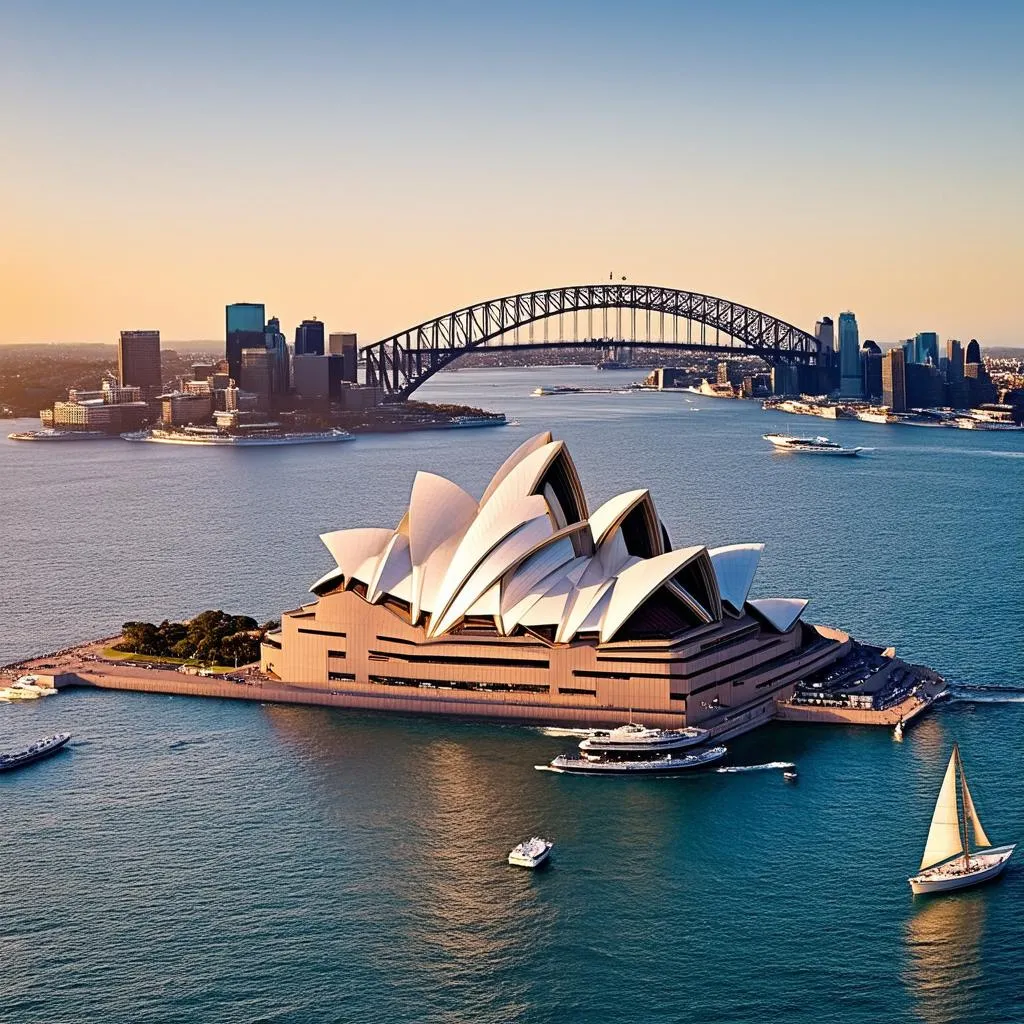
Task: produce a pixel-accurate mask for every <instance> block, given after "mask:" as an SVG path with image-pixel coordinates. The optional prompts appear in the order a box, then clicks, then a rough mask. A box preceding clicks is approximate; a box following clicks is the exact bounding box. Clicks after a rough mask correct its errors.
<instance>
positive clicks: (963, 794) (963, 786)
mask: <svg viewBox="0 0 1024 1024" xmlns="http://www.w3.org/2000/svg"><path fill="white" fill-rule="evenodd" d="M953 749H954V752H955V753H956V766H957V769H958V770H959V773H960V806H959V807H958V808H957V823H958V825H959V827H960V836H961V840H962V842H963V844H964V867H965V868H969V867H970V866H971V846H970V843H969V842H968V839H967V800H968V797H967V779H966V777H965V776H964V762H963V759H962V758H961V757H960V747H959V745H957V746H954V748H953Z"/></svg>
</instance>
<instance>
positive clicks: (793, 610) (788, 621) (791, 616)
mask: <svg viewBox="0 0 1024 1024" xmlns="http://www.w3.org/2000/svg"><path fill="white" fill-rule="evenodd" d="M807 605H808V602H807V601H804V600H802V599H801V598H797V597H769V598H766V599H763V600H760V601H748V602H747V606H748V607H749V608H751V609H753V611H754V612H755V613H756V614H757V615H758V616H760V617H761V618H762V619H764V621H765V622H767V623H768V625H769V626H771V627H772V629H776V630H778V631H779V632H780V633H788V632H789V631H790V630H791V629H792V628H793V626H794V625H795V624H796V620H797V619H799V618H800V616H801V615H802V614H803V611H804V609H805V608H806V607H807Z"/></svg>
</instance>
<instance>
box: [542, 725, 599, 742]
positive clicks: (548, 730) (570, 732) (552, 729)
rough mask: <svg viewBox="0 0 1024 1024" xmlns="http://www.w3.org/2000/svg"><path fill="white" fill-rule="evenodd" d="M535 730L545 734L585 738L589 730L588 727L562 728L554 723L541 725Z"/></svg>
mask: <svg viewBox="0 0 1024 1024" xmlns="http://www.w3.org/2000/svg"><path fill="white" fill-rule="evenodd" d="M537 731H538V732H540V733H543V734H544V735H545V736H578V737H579V738H580V739H586V738H587V737H588V736H589V735H590V732H591V730H590V729H562V728H559V727H558V726H555V725H542V726H540V727H539V728H538V729H537Z"/></svg>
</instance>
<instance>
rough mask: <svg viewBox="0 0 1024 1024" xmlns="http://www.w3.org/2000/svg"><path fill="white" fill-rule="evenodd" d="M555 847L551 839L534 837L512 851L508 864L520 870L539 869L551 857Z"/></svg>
mask: <svg viewBox="0 0 1024 1024" xmlns="http://www.w3.org/2000/svg"><path fill="white" fill-rule="evenodd" d="M554 845H555V844H554V843H553V842H551V840H550V839H542V838H541V837H540V836H533V837H532V838H531V839H527V840H526V841H525V842H522V843H520V844H519V845H518V846H516V847H515V848H514V849H513V850H512V852H511V853H510V854H509V855H508V862H509V864H512V865H514V866H515V867H518V868H539V867H540V866H541V864H543V863H544V861H546V860H547V859H548V857H549V856H550V854H551V847H552V846H554Z"/></svg>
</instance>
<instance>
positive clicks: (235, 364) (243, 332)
mask: <svg viewBox="0 0 1024 1024" xmlns="http://www.w3.org/2000/svg"><path fill="white" fill-rule="evenodd" d="M225 312H226V322H227V330H226V334H227V348H226V355H227V359H228V373H229V374H230V376H231V378H232V379H233V380H236V381H237V380H239V379H240V374H241V371H242V350H243V349H246V348H266V347H267V343H266V341H265V340H264V338H263V328H264V325H265V324H266V316H267V314H266V309H265V308H264V306H263V303H262V302H236V303H233V304H232V305H230V306H228V307H227V308H226V310H225Z"/></svg>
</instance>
